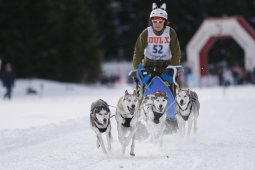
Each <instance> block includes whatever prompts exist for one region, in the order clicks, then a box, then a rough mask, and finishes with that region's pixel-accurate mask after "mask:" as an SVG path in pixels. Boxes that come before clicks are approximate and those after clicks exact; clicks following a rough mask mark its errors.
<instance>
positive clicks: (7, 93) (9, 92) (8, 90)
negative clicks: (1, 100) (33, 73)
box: [6, 86, 12, 100]
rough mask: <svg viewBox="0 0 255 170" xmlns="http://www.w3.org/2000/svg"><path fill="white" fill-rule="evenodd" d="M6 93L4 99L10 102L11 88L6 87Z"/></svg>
mask: <svg viewBox="0 0 255 170" xmlns="http://www.w3.org/2000/svg"><path fill="white" fill-rule="evenodd" d="M6 90H7V92H6V97H7V98H8V99H9V100H10V99H11V92H12V88H11V87H9V86H8V87H7V88H6Z"/></svg>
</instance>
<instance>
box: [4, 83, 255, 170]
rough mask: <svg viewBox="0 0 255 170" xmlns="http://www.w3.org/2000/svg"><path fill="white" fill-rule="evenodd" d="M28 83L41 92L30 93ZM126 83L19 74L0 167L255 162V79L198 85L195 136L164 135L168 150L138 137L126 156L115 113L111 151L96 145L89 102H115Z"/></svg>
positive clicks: (235, 167) (158, 167)
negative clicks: (21, 76)
mask: <svg viewBox="0 0 255 170" xmlns="http://www.w3.org/2000/svg"><path fill="white" fill-rule="evenodd" d="M29 86H30V87H33V88H34V89H36V90H37V92H38V94H37V95H26V89H27V87H29ZM126 89H128V90H130V91H131V90H132V89H133V87H132V86H128V85H121V86H117V87H115V88H106V87H101V86H82V85H75V84H62V83H57V82H52V81H43V80H29V81H28V80H19V81H17V82H16V87H15V91H14V96H13V100H12V101H6V100H3V99H0V169H1V170H101V169H103V170H130V169H133V170H138V169H139V170H143V169H144V170H164V169H170V170H187V169H189V170H193V169H197V170H222V169H226V170H230V169H231V170H244V169H245V170H254V169H255V162H254V158H255V123H254V120H255V107H254V103H255V102H254V101H255V86H242V87H230V88H227V89H226V91H225V93H223V89H222V88H220V87H214V88H200V89H193V90H195V91H196V92H197V93H198V96H199V99H200V103H201V110H200V117H199V120H198V133H197V134H196V135H192V137H190V138H180V137H179V136H178V135H176V134H173V135H166V136H164V143H163V148H162V149H161V148H160V147H159V146H158V145H155V144H153V143H148V142H145V141H137V142H136V147H135V153H136V156H135V157H131V156H129V154H128V153H129V148H128V149H127V153H126V155H125V156H123V157H122V156H120V144H119V142H118V139H117V130H116V122H115V119H114V118H113V119H112V126H113V127H112V133H113V137H114V141H113V148H112V151H111V152H110V153H109V154H108V155H107V156H106V155H104V154H103V152H102V151H101V150H100V149H97V148H96V137H95V133H94V132H93V131H92V130H91V128H90V124H89V110H90V104H91V102H92V101H95V100H97V99H99V98H102V99H104V100H106V101H107V102H108V103H109V104H110V105H113V106H115V105H116V103H117V100H118V98H119V97H120V96H121V95H122V94H124V91H125V90H126ZM3 93H4V89H3V88H2V87H1V88H0V94H1V95H3ZM114 110H115V109H114V107H112V108H111V111H112V114H114V112H115V111H114Z"/></svg>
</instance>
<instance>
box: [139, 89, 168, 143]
mask: <svg viewBox="0 0 255 170" xmlns="http://www.w3.org/2000/svg"><path fill="white" fill-rule="evenodd" d="M167 100H168V97H167V94H166V93H165V92H161V91H159V90H158V91H155V92H154V93H153V95H147V96H145V98H144V101H143V103H144V104H145V103H147V104H145V107H143V113H144V117H145V122H146V127H147V130H148V133H149V134H150V138H151V141H152V142H156V141H158V142H159V143H160V146H161V147H162V145H163V134H164V130H165V128H166V110H167V108H166V107H167Z"/></svg>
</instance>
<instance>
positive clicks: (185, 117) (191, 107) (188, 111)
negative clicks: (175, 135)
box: [175, 89, 200, 136]
mask: <svg viewBox="0 0 255 170" xmlns="http://www.w3.org/2000/svg"><path fill="white" fill-rule="evenodd" d="M175 98H176V119H177V124H178V127H179V132H180V134H181V135H182V136H184V135H185V131H186V129H187V135H188V136H190V132H191V129H192V125H193V126H194V127H193V128H194V129H193V130H194V133H196V131H197V118H198V115H199V108H200V103H199V101H198V96H197V93H196V92H194V91H191V90H189V89H179V90H178V92H177V95H176V97H175ZM186 122H187V124H188V128H185V124H186Z"/></svg>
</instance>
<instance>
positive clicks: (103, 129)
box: [95, 119, 110, 133]
mask: <svg viewBox="0 0 255 170" xmlns="http://www.w3.org/2000/svg"><path fill="white" fill-rule="evenodd" d="M95 121H96V123H95V126H96V127H97V129H98V130H99V131H100V132H101V133H104V132H105V131H106V129H107V128H108V126H109V124H110V120H109V121H108V124H107V126H106V127H105V128H100V127H98V126H97V125H103V124H102V123H100V122H98V121H97V119H96V120H95Z"/></svg>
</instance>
